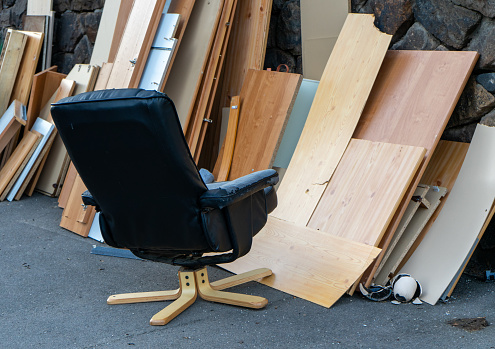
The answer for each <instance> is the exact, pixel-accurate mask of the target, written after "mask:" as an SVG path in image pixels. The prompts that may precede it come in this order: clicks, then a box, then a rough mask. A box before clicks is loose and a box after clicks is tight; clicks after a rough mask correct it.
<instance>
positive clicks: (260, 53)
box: [220, 0, 273, 107]
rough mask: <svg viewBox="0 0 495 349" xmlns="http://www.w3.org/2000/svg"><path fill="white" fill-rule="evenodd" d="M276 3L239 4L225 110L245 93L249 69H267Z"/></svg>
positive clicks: (227, 60)
mask: <svg viewBox="0 0 495 349" xmlns="http://www.w3.org/2000/svg"><path fill="white" fill-rule="evenodd" d="M272 2H273V1H272V0H243V1H239V2H238V4H237V9H236V13H235V17H234V21H233V28H232V33H231V36H230V41H229V45H228V48H227V54H226V58H225V71H224V75H223V76H224V78H223V87H222V92H221V97H220V103H221V107H225V106H228V105H229V104H230V99H231V98H232V97H233V96H238V95H239V94H240V93H241V88H242V85H243V83H244V79H245V77H246V74H247V72H248V70H249V69H257V70H261V69H263V64H264V61H265V51H266V43H267V39H268V29H269V27H270V15H271V11H272Z"/></svg>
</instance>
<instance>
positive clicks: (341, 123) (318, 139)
mask: <svg viewBox="0 0 495 349" xmlns="http://www.w3.org/2000/svg"><path fill="white" fill-rule="evenodd" d="M373 21H374V17H373V16H372V15H363V14H349V15H348V17H347V20H346V22H345V24H344V27H343V29H342V31H341V33H340V36H339V39H338V41H337V43H336V45H335V47H334V50H333V52H332V55H331V56H330V59H329V60H328V63H327V66H326V68H325V71H324V73H323V76H322V79H321V81H320V84H319V86H318V90H317V92H316V95H315V98H314V101H313V104H312V106H311V110H310V112H309V115H308V118H307V120H306V124H305V126H304V129H303V131H302V134H301V137H300V139H299V142H298V144H297V147H296V150H295V152H294V155H293V157H292V160H291V162H290V164H289V167H288V169H287V172H286V174H285V177H284V180H283V181H282V183H281V184H280V187H279V191H278V193H279V206H278V207H277V208H276V209H275V211H274V212H273V215H274V216H275V217H278V218H280V219H284V220H287V221H289V222H295V223H297V224H299V225H306V224H307V223H308V221H309V219H310V217H311V214H312V213H313V211H314V209H315V207H316V205H317V203H318V201H319V199H320V197H321V195H322V194H323V191H324V190H325V187H326V183H327V182H328V181H329V180H330V178H331V177H332V174H333V172H334V170H335V168H336V167H337V164H338V163H339V161H340V158H341V157H342V154H343V153H344V150H345V148H346V147H347V144H348V143H349V141H350V139H351V136H352V133H353V132H354V128H355V126H356V124H357V122H358V120H359V117H360V116H361V112H362V110H363V107H364V105H365V103H366V100H367V99H368V95H369V93H370V91H371V88H372V86H373V83H374V81H375V78H376V75H377V74H378V70H379V68H380V66H381V64H382V60H383V57H384V56H385V53H386V51H387V48H388V45H389V43H390V40H391V36H390V35H387V34H383V33H381V32H380V31H378V30H377V29H376V28H375V26H374V24H373ZM364 54H365V55H364Z"/></svg>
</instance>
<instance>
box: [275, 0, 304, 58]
mask: <svg viewBox="0 0 495 349" xmlns="http://www.w3.org/2000/svg"><path fill="white" fill-rule="evenodd" d="M277 46H278V47H279V48H281V49H282V50H284V51H290V52H291V53H292V54H293V55H300V54H301V10H300V6H299V1H296V0H291V1H288V2H286V3H285V4H284V6H283V7H282V11H281V12H280V17H279V19H278V23H277Z"/></svg>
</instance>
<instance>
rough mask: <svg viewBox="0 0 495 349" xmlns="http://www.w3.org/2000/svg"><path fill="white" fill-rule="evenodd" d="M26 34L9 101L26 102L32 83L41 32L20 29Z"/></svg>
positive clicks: (41, 36) (40, 42)
mask: <svg viewBox="0 0 495 349" xmlns="http://www.w3.org/2000/svg"><path fill="white" fill-rule="evenodd" d="M21 33H23V34H24V35H26V46H25V47H24V54H23V55H22V60H21V62H20V66H19V71H18V73H17V77H16V80H15V83H14V87H13V88H12V95H11V96H10V102H11V103H12V101H14V100H15V99H16V100H18V101H19V102H21V103H22V104H24V105H27V104H28V101H29V94H30V92H31V86H32V83H33V76H34V73H35V72H36V66H37V65H38V60H39V57H40V53H41V49H42V47H43V36H44V34H43V33H36V32H29V31H21Z"/></svg>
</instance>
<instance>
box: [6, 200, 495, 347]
mask: <svg viewBox="0 0 495 349" xmlns="http://www.w3.org/2000/svg"><path fill="white" fill-rule="evenodd" d="M61 215H62V210H61V209H60V208H58V207H57V200H56V199H53V198H49V197H46V196H43V195H40V194H35V195H33V197H30V198H29V197H23V198H22V200H21V201H18V202H12V203H9V202H1V203H0V348H8V349H10V348H194V347H201V348H331V347H336V348H495V326H493V323H492V322H495V283H485V282H482V281H478V280H476V279H473V278H470V277H468V276H463V277H462V278H461V280H460V282H459V285H458V286H457V288H456V289H455V291H454V293H453V297H452V298H451V299H450V300H449V301H448V302H447V303H441V304H437V305H436V306H430V305H427V304H423V305H419V306H418V305H413V304H401V305H393V304H391V303H390V302H379V303H375V302H371V301H369V300H366V299H364V298H362V296H359V295H355V296H353V297H349V296H344V297H342V298H341V299H340V300H339V301H338V302H337V303H336V304H335V305H334V306H333V307H331V308H330V309H326V308H323V307H321V306H318V305H315V304H313V303H310V302H307V301H305V300H302V299H298V298H295V297H293V296H291V295H288V294H285V293H283V292H280V291H277V290H275V289H272V288H270V287H267V286H264V285H261V284H258V283H256V282H251V283H249V284H246V285H243V286H237V287H235V288H234V289H233V290H235V291H237V292H242V293H249V294H255V295H260V296H264V297H267V298H268V300H269V304H268V306H267V307H266V308H265V309H262V310H246V309H242V308H238V307H234V306H229V305H223V304H215V303H210V302H206V301H203V300H201V299H198V300H197V301H196V303H195V304H193V305H192V306H191V307H190V308H189V309H187V310H186V311H185V312H184V313H182V314H181V315H179V316H178V317H177V318H175V319H174V320H172V322H170V323H169V324H168V325H166V326H160V327H155V326H150V325H149V319H150V318H151V316H152V315H153V314H155V313H156V312H158V311H159V310H161V309H162V308H163V307H164V306H165V305H166V304H167V303H166V302H163V303H162V302H159V303H139V304H124V305H107V304H106V298H107V297H108V296H109V295H110V294H114V293H124V292H139V291H153V290H164V289H173V288H176V287H177V285H178V282H177V270H178V268H177V267H174V266H169V265H166V264H161V263H154V262H149V261H139V260H132V259H125V258H116V257H104V256H99V255H94V254H91V253H90V251H91V248H92V246H93V245H100V244H99V243H98V242H96V241H94V240H91V239H88V238H83V237H80V236H78V235H75V234H73V233H71V232H69V231H67V230H65V229H63V228H60V227H59V222H60V218H61ZM164 229H166V226H164ZM209 274H210V279H211V280H216V279H218V278H221V277H225V276H228V275H229V273H228V272H225V271H223V270H221V269H219V268H215V267H212V268H210V269H209ZM474 317H486V319H487V320H488V322H489V323H490V324H492V325H491V326H488V327H486V328H484V329H482V330H479V331H475V332H468V331H465V330H463V329H459V328H455V327H452V326H451V325H449V324H447V321H449V320H453V319H456V318H474Z"/></svg>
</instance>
